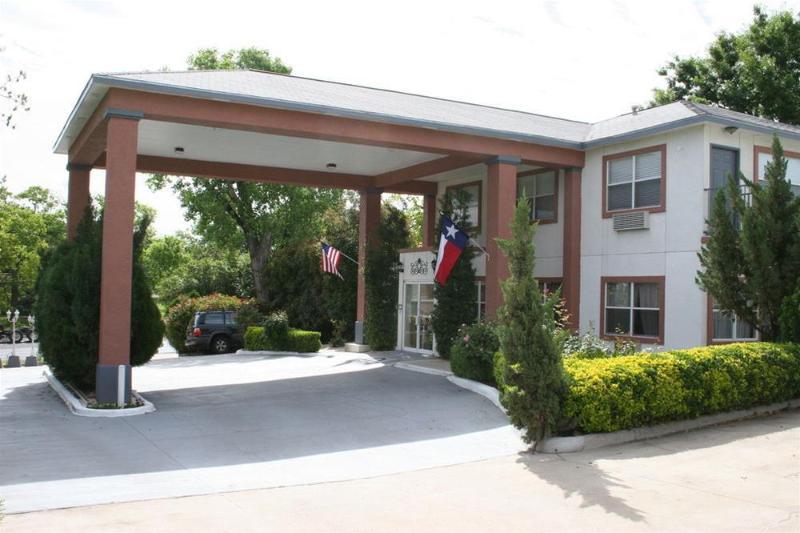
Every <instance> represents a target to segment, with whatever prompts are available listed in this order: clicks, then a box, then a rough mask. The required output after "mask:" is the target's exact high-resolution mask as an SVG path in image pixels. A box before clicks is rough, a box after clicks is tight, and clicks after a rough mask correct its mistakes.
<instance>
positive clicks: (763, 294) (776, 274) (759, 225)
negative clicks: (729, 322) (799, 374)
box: [697, 137, 800, 341]
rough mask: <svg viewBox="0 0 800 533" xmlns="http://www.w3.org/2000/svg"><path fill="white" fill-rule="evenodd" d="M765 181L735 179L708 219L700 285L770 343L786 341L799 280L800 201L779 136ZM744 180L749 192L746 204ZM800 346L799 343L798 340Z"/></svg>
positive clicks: (724, 307) (720, 196) (795, 310)
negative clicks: (783, 327)
mask: <svg viewBox="0 0 800 533" xmlns="http://www.w3.org/2000/svg"><path fill="white" fill-rule="evenodd" d="M772 156H773V157H772V161H769V162H768V163H767V165H766V170H765V176H764V179H763V180H761V181H758V182H755V183H754V182H751V181H749V180H747V179H746V178H745V177H744V176H741V175H740V176H739V177H738V180H737V179H736V178H735V177H733V176H730V177H729V180H728V186H727V188H726V189H724V190H721V191H719V193H717V196H716V198H715V200H714V205H713V208H712V211H711V216H710V218H709V220H708V237H709V238H708V242H707V243H706V244H705V245H704V246H703V248H702V250H701V252H700V254H699V258H700V264H701V267H702V269H701V270H700V271H699V272H698V274H697V282H698V284H699V285H700V286H701V287H702V288H703V289H704V290H705V291H707V292H708V293H709V294H710V295H711V296H712V297H713V298H714V300H715V301H716V302H717V304H718V305H719V306H720V308H721V309H722V310H724V311H727V312H731V313H735V314H736V315H737V316H738V317H739V318H740V319H742V320H746V321H747V322H749V323H750V324H752V325H753V326H754V327H755V328H756V329H757V330H758V331H759V332H760V333H761V338H762V339H763V340H765V341H772V340H776V339H781V338H782V337H783V336H782V335H781V325H780V324H781V313H782V312H783V313H785V314H788V315H787V316H786V317H785V318H784V320H785V321H789V320H791V316H789V315H791V314H794V313H800V309H794V310H792V309H791V308H785V309H782V308H783V306H784V305H790V302H791V301H792V300H791V299H790V296H791V295H792V293H793V292H794V291H795V290H796V289H797V287H798V280H800V198H798V197H795V196H794V194H793V193H792V190H791V185H790V183H789V181H788V180H787V179H786V167H787V160H786V158H785V157H783V148H782V146H781V143H780V141H779V140H778V138H777V137H775V139H774V140H773V142H772ZM740 181H741V182H743V183H744V184H745V185H747V187H748V189H749V191H750V197H751V199H750V201H749V202H747V201H745V197H744V196H743V194H742V192H741V189H740ZM795 340H798V341H800V339H795Z"/></svg>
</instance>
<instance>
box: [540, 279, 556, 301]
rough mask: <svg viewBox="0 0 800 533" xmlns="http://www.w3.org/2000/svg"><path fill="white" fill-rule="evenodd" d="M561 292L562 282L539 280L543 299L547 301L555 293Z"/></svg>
mask: <svg viewBox="0 0 800 533" xmlns="http://www.w3.org/2000/svg"><path fill="white" fill-rule="evenodd" d="M559 290H561V280H545V281H542V280H539V292H541V293H542V298H543V299H545V300H546V299H547V298H548V297H549V296H551V295H552V294H553V293H555V292H558V291H559Z"/></svg>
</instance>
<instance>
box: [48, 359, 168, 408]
mask: <svg viewBox="0 0 800 533" xmlns="http://www.w3.org/2000/svg"><path fill="white" fill-rule="evenodd" d="M42 374H43V375H44V377H45V378H46V379H47V382H48V383H49V384H50V387H51V388H52V389H53V390H54V391H55V393H56V394H58V396H59V397H60V398H61V400H63V402H64V403H65V404H66V406H67V408H69V410H70V411H72V413H73V414H75V415H78V416H88V417H98V418H115V417H120V416H135V415H143V414H146V413H152V412H153V411H155V410H156V407H155V405H153V404H152V403H151V402H149V401H148V400H146V399H145V398H144V397H143V396H142V395H140V394H139V393H138V392H136V391H131V396H132V398H133V401H134V403H135V404H136V405H135V406H133V407H123V408H119V407H116V408H113V407H112V408H108V407H92V405H91V403H90V402H89V401H88V400H87V399H86V398H85V397H84V396H83V395H82V394H81V393H80V392H78V391H76V390H75V389H74V388H73V387H71V386H69V385H66V384H64V383H62V382H61V381H60V380H59V379H58V378H57V377H55V376H54V375H53V373H52V372H51V371H50V369H49V368H45V370H44V372H43V373H42Z"/></svg>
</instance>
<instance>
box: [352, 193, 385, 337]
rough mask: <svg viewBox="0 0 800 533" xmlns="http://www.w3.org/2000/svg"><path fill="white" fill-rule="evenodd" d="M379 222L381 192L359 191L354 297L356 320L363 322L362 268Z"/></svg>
mask: <svg viewBox="0 0 800 533" xmlns="http://www.w3.org/2000/svg"><path fill="white" fill-rule="evenodd" d="M380 221H381V190H380V189H365V190H362V191H361V202H360V205H359V212H358V263H359V268H358V286H357V295H356V298H357V299H356V320H358V321H361V322H363V321H364V316H365V315H366V310H367V291H366V285H365V280H364V267H365V266H366V264H367V249H368V248H369V247H370V246H372V245H373V244H374V243H375V240H376V236H377V233H378V226H379V225H380Z"/></svg>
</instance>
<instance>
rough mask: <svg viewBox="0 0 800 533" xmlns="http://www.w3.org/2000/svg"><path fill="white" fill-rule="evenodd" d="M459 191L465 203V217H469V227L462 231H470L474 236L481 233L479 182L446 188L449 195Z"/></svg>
mask: <svg viewBox="0 0 800 533" xmlns="http://www.w3.org/2000/svg"><path fill="white" fill-rule="evenodd" d="M459 191H463V192H464V193H465V194H464V198H465V200H466V202H467V216H468V217H469V227H468V228H464V229H465V230H467V231H471V232H472V233H473V236H474V235H475V234H479V233H480V232H481V182H480V181H474V182H471V183H461V184H458V185H450V186H449V187H447V192H448V193H450V194H456V193H458V192H459Z"/></svg>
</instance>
